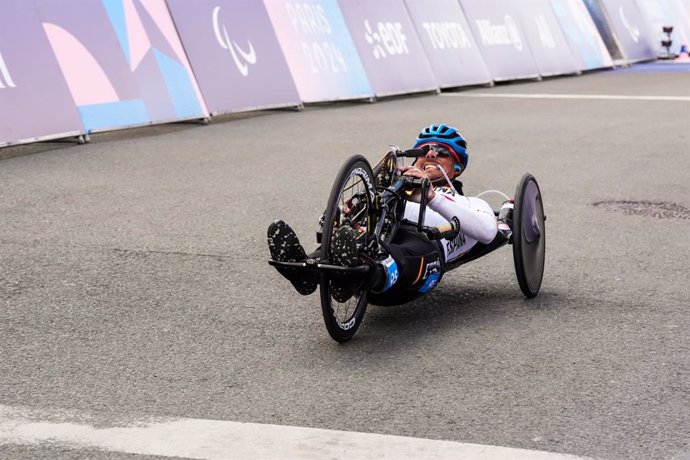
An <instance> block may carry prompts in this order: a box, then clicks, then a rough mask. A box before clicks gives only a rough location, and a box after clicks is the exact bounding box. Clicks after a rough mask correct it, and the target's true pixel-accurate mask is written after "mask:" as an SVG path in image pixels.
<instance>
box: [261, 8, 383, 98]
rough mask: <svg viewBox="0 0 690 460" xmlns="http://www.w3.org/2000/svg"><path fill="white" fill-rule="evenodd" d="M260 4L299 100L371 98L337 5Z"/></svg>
mask: <svg viewBox="0 0 690 460" xmlns="http://www.w3.org/2000/svg"><path fill="white" fill-rule="evenodd" d="M264 4H265V6H266V10H267V11H268V15H269V17H270V18H271V23H272V24H273V29H274V30H275V33H276V36H277V37H278V42H279V43H280V46H281V49H282V50H283V55H284V56H285V59H286V60H287V63H288V67H289V68H290V73H291V74H292V77H293V79H294V81H295V85H296V86H297V91H298V92H299V95H300V98H301V99H302V101H304V102H321V101H335V100H339V99H363V98H370V97H372V96H373V95H374V94H373V91H372V90H371V86H370V85H369V80H368V79H367V75H366V73H365V72H364V67H363V66H362V63H361V61H360V59H359V54H358V53H357V49H356V48H355V45H354V43H353V42H352V37H351V36H350V32H349V31H348V29H347V26H346V25H345V20H344V19H343V15H342V12H341V11H340V7H339V6H338V2H337V1H336V0H300V1H296V0H264Z"/></svg>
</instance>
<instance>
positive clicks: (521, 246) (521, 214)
mask: <svg viewBox="0 0 690 460" xmlns="http://www.w3.org/2000/svg"><path fill="white" fill-rule="evenodd" d="M545 220H546V217H545V216H544V205H543V203H542V198H541V191H540V190H539V185H538V184H537V180H536V179H535V178H534V176H532V175H531V174H525V175H524V176H522V179H521V180H520V183H519V184H518V186H517V190H516V191H515V204H514V208H513V260H514V262H515V274H516V275H517V280H518V284H519V285H520V290H521V291H522V293H523V294H524V295H525V297H527V298H532V297H536V295H537V294H538V293H539V289H540V288H541V281H542V278H543V276H544V259H545V255H546V228H545V225H544V223H545Z"/></svg>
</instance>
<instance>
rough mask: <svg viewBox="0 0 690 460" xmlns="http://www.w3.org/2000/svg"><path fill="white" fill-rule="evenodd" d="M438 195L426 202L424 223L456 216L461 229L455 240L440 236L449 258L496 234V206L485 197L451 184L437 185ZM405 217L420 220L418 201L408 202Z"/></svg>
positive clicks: (429, 225)
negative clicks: (470, 194) (462, 191)
mask: <svg viewBox="0 0 690 460" xmlns="http://www.w3.org/2000/svg"><path fill="white" fill-rule="evenodd" d="M434 192H435V193H436V196H435V197H434V199H433V200H431V201H430V202H429V203H428V204H427V209H426V213H425V214H424V225H426V226H428V227H437V226H439V225H443V224H446V223H448V222H452V221H453V218H454V217H455V218H457V220H458V221H459V222H460V231H459V232H458V234H457V236H456V237H455V238H453V239H452V240H447V239H442V240H440V242H441V246H443V252H444V255H445V261H446V262H452V261H454V260H455V259H457V258H458V257H460V256H461V255H463V254H465V253H466V252H467V251H469V250H470V249H472V247H473V246H474V245H475V244H477V242H481V243H484V244H488V243H490V242H491V241H493V239H494V238H495V237H496V233H497V232H498V226H497V224H496V216H495V214H494V211H493V209H491V206H489V203H487V202H486V201H484V200H482V199H480V198H475V197H467V196H464V195H460V194H458V193H456V192H455V191H454V190H452V189H450V188H448V187H437V188H435V189H434ZM404 217H405V219H407V220H410V221H412V222H417V219H418V218H419V203H414V202H411V201H410V202H408V203H407V205H406V206H405V216H404Z"/></svg>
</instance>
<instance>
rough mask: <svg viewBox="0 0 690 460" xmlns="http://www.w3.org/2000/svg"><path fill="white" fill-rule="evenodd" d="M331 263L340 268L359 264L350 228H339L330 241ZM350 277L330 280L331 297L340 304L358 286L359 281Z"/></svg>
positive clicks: (352, 232) (352, 231) (353, 232)
mask: <svg viewBox="0 0 690 460" xmlns="http://www.w3.org/2000/svg"><path fill="white" fill-rule="evenodd" d="M331 263H332V264H333V265H340V266H342V267H354V266H356V265H358V264H359V258H358V257H357V242H356V240H355V231H354V230H352V228H351V227H348V226H345V227H340V228H339V229H338V231H337V232H336V233H335V235H333V240H332V241H331ZM353 278H354V277H352V276H343V277H342V278H341V277H337V278H336V277H334V278H333V279H332V280H331V296H332V297H333V298H334V299H335V300H336V301H337V302H340V303H343V302H346V301H347V300H348V299H349V298H350V297H352V296H353V295H354V293H355V291H356V290H357V287H358V286H359V284H360V283H359V281H358V280H357V279H356V278H355V279H353Z"/></svg>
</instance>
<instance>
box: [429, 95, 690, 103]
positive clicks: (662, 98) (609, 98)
mask: <svg viewBox="0 0 690 460" xmlns="http://www.w3.org/2000/svg"><path fill="white" fill-rule="evenodd" d="M441 96H452V97H493V98H514V99H600V100H607V101H628V100H630V101H676V102H678V101H680V102H690V97H684V96H625V95H613V94H529V93H441Z"/></svg>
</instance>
